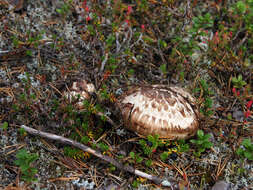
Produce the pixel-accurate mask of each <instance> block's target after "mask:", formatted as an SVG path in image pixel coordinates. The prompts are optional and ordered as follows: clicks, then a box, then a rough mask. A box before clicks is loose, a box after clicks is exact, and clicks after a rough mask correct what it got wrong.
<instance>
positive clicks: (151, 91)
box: [118, 85, 199, 140]
mask: <svg viewBox="0 0 253 190" xmlns="http://www.w3.org/2000/svg"><path fill="white" fill-rule="evenodd" d="M118 106H119V107H120V110H121V113H122V116H123V120H124V123H125V126H126V127H127V128H128V129H130V130H132V131H134V132H137V133H138V134H139V135H141V136H147V135H155V134H158V135H159V137H160V138H167V139H171V140H172V139H185V138H189V137H191V136H193V135H194V134H195V133H196V131H197V129H198V126H199V120H198V117H199V111H198V108H197V106H196V105H195V99H194V98H193V97H192V96H191V95H190V94H189V93H188V92H186V91H185V90H184V89H182V88H179V87H167V86H164V85H150V86H136V87H133V88H131V90H129V91H127V92H126V93H125V94H123V95H122V96H121V97H120V99H119V102H118Z"/></svg>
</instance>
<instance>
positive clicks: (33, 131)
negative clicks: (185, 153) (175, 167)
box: [21, 125, 175, 186]
mask: <svg viewBox="0 0 253 190" xmlns="http://www.w3.org/2000/svg"><path fill="white" fill-rule="evenodd" d="M21 128H23V129H24V130H25V131H26V132H28V133H30V134H32V135H38V136H40V137H44V138H48V139H51V140H56V141H59V142H61V143H63V144H69V145H72V146H75V147H77V148H79V149H81V150H83V151H85V152H88V153H90V154H92V155H94V156H96V157H99V158H101V159H102V160H105V161H107V162H109V163H111V164H112V165H114V166H116V167H117V168H119V169H121V170H125V171H128V172H130V173H132V174H135V175H137V176H140V177H143V178H146V179H149V180H151V181H153V182H155V183H156V184H160V185H163V186H174V185H175V181H173V180H169V181H168V179H167V180H163V179H161V178H159V177H157V176H153V175H149V174H147V173H145V172H142V171H140V170H136V169H134V168H133V167H131V166H125V165H123V164H121V163H119V162H118V161H116V160H114V159H113V158H111V157H109V156H106V155H103V154H101V153H100V152H99V151H96V150H93V149H91V148H90V147H88V146H85V145H83V144H81V143H79V142H76V141H73V140H71V139H68V138H65V137H62V136H58V135H55V134H52V133H46V132H42V131H39V130H36V129H33V128H30V127H27V126H25V125H22V126H21Z"/></svg>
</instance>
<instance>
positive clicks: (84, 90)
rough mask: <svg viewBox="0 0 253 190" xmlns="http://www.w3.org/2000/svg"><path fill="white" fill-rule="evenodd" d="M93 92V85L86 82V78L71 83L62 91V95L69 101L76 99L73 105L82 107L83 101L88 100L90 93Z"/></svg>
mask: <svg viewBox="0 0 253 190" xmlns="http://www.w3.org/2000/svg"><path fill="white" fill-rule="evenodd" d="M94 92H95V86H94V85H93V84H92V83H88V82H87V81H86V80H78V81H74V82H73V83H72V86H71V87H70V88H69V89H68V90H65V91H64V92H63V95H64V96H65V97H66V98H67V99H68V100H69V102H74V101H75V100H76V101H77V102H76V103H75V105H76V106H77V108H79V109H82V108H83V101H84V100H89V99H90V95H91V94H92V93H94Z"/></svg>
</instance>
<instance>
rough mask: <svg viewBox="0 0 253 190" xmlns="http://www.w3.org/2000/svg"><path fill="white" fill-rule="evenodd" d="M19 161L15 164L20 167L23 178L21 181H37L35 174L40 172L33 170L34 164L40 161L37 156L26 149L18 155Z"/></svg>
mask: <svg viewBox="0 0 253 190" xmlns="http://www.w3.org/2000/svg"><path fill="white" fill-rule="evenodd" d="M16 157H17V160H15V162H14V163H15V164H16V165H17V166H19V167H20V170H21V173H22V176H21V179H22V180H24V181H26V182H32V181H37V179H36V178H35V174H36V173H37V172H38V170H37V169H36V168H33V167H32V166H31V165H32V163H33V162H34V161H35V160H37V159H38V155H37V154H31V153H30V154H29V153H28V152H27V150H26V149H21V150H19V151H18V153H17V154H16Z"/></svg>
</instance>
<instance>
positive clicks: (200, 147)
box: [190, 130, 213, 157]
mask: <svg viewBox="0 0 253 190" xmlns="http://www.w3.org/2000/svg"><path fill="white" fill-rule="evenodd" d="M210 137H211V135H210V134H206V135H205V134H204V132H203V131H202V130H198V131H197V139H192V140H190V141H191V143H193V144H194V145H195V146H196V147H197V152H194V153H193V154H194V155H195V156H197V157H200V155H201V153H203V152H205V150H206V149H207V148H211V147H212V146H213V143H212V142H210V141H209V138H210Z"/></svg>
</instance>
